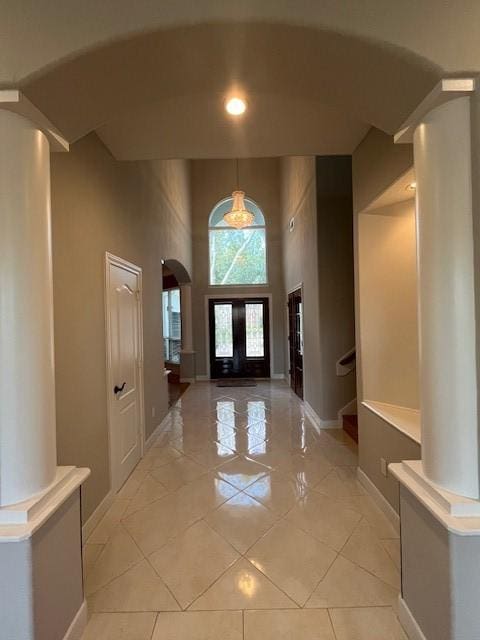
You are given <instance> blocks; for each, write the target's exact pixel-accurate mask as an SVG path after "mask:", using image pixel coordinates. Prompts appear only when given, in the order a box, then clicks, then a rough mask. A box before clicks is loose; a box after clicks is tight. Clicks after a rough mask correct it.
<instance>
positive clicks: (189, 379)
mask: <svg viewBox="0 0 480 640" xmlns="http://www.w3.org/2000/svg"><path fill="white" fill-rule="evenodd" d="M180 382H188V384H194V383H195V378H180Z"/></svg>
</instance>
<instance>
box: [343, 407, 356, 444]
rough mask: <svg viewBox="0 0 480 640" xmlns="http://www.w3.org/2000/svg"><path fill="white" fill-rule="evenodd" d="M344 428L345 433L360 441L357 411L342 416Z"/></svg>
mask: <svg viewBox="0 0 480 640" xmlns="http://www.w3.org/2000/svg"><path fill="white" fill-rule="evenodd" d="M342 418H343V430H344V431H345V433H348V435H349V436H350V437H351V438H353V440H355V442H358V416H357V414H356V413H348V414H345V415H344V416H342Z"/></svg>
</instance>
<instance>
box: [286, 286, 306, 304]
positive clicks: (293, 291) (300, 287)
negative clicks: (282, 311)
mask: <svg viewBox="0 0 480 640" xmlns="http://www.w3.org/2000/svg"><path fill="white" fill-rule="evenodd" d="M299 289H301V290H302V294H303V282H299V283H298V284H296V285H295V286H294V287H293V288H292V289H288V290H287V298H288V296H289V295H290V294H291V293H295V291H298V290H299ZM302 302H303V296H302Z"/></svg>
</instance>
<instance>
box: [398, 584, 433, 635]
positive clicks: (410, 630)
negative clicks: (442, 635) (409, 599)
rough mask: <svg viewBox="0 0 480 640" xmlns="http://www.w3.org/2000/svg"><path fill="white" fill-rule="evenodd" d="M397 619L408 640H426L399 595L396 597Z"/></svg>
mask: <svg viewBox="0 0 480 640" xmlns="http://www.w3.org/2000/svg"><path fill="white" fill-rule="evenodd" d="M398 619H399V620H400V623H401V625H402V627H403V630H404V631H405V633H406V634H407V636H408V637H409V640H427V638H426V636H425V635H424V634H423V632H422V630H421V629H420V627H419V626H418V623H417V621H416V620H415V618H414V617H413V615H412V612H411V611H410V609H409V608H408V605H407V603H406V602H405V600H404V599H403V598H402V596H401V595H400V594H399V596H398Z"/></svg>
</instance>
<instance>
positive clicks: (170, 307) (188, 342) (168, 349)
mask: <svg viewBox="0 0 480 640" xmlns="http://www.w3.org/2000/svg"><path fill="white" fill-rule="evenodd" d="M162 275H163V283H162V284H163V293H162V296H163V297H162V315H163V340H164V358H165V367H166V370H167V371H168V372H169V373H168V386H169V404H170V406H171V405H172V404H174V403H175V402H176V401H177V400H178V399H179V397H180V396H181V395H182V393H184V391H186V389H187V388H188V385H189V384H191V383H193V382H195V351H194V349H193V330H192V291H191V285H192V280H191V277H190V274H189V273H188V271H187V269H186V268H185V267H184V265H183V264H182V263H181V262H179V261H178V260H176V259H173V258H170V259H166V260H162Z"/></svg>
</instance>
